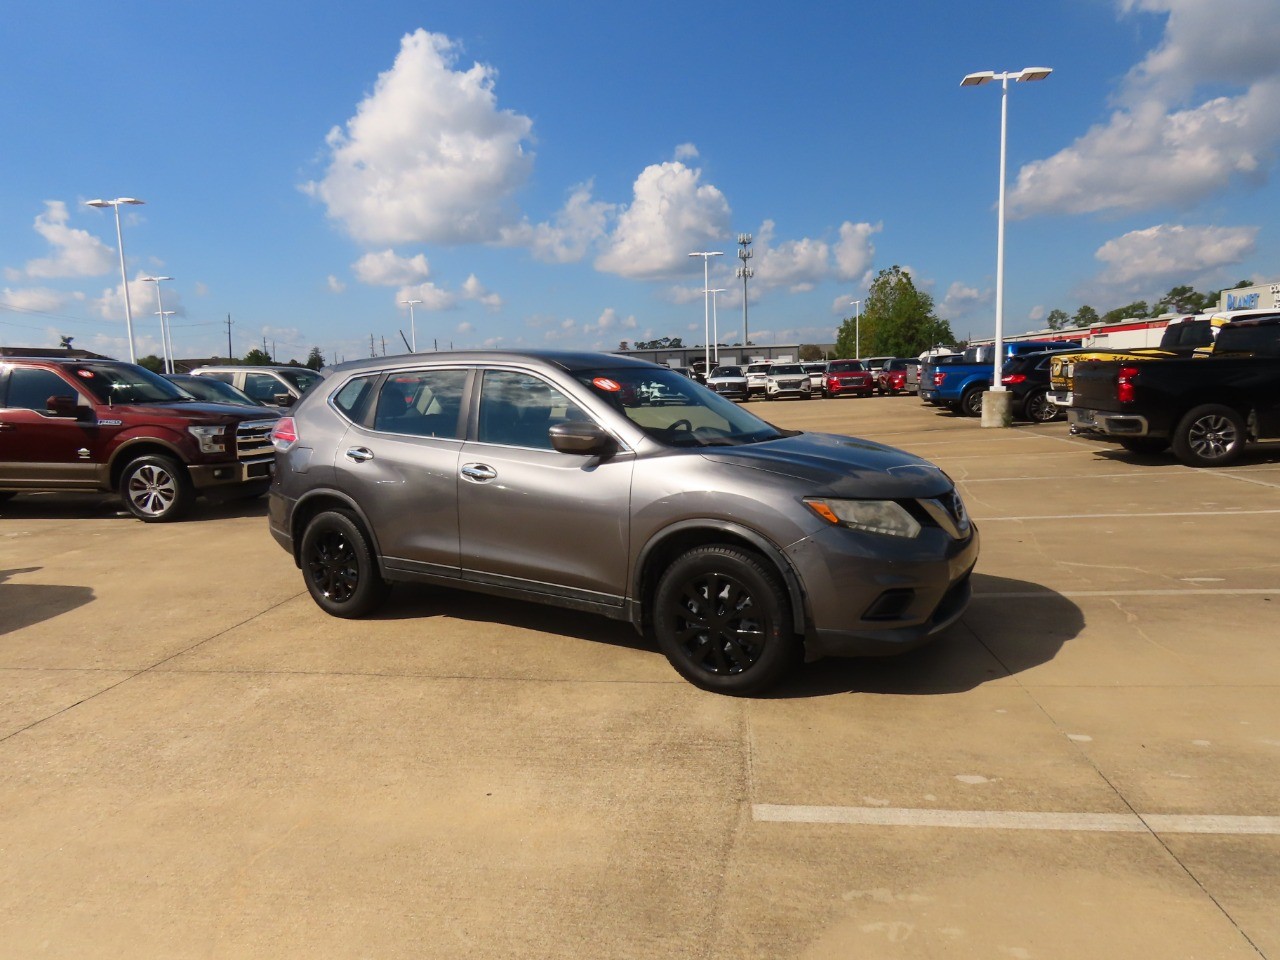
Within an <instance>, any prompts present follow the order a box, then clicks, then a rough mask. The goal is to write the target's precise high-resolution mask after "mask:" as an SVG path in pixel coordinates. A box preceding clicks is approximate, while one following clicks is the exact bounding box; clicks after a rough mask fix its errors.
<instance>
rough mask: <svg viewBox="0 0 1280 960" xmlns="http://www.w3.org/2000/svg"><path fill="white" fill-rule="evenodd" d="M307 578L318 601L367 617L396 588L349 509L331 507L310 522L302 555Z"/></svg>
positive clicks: (338, 612) (333, 612)
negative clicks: (383, 570) (376, 558)
mask: <svg viewBox="0 0 1280 960" xmlns="http://www.w3.org/2000/svg"><path fill="white" fill-rule="evenodd" d="M299 559H300V560H301V562H302V579H303V582H304V583H306V585H307V591H308V592H309V593H310V594H311V599H313V600H314V601H315V602H316V604H317V605H318V606H319V607H320V609H321V610H323V611H324V612H325V613H327V614H329V615H330V616H334V617H344V618H348V619H350V618H354V617H363V616H364V615H365V614H367V613H371V612H372V611H373V610H374V609H376V608H377V607H378V606H379V605H380V604H381V603H382V601H383V600H384V599H386V596H387V593H388V592H389V590H390V587H389V585H388V584H387V582H386V581H385V580H383V579H382V575H381V573H380V572H379V571H378V564H377V561H376V560H375V559H374V554H373V549H372V547H371V546H370V544H369V538H368V536H367V535H366V534H365V532H364V529H363V528H362V527H361V526H360V523H359V521H357V520H356V518H355V516H354V515H353V514H351V513H348V512H347V511H346V510H326V511H325V512H324V513H318V514H316V515H315V516H314V517H312V518H311V520H310V521H309V522H308V523H307V527H306V530H305V531H303V534H302V546H301V550H300V553H299Z"/></svg>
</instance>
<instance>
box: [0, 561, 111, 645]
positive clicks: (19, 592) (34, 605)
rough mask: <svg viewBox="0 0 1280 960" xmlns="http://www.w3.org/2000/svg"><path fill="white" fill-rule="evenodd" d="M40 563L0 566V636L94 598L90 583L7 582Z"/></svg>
mask: <svg viewBox="0 0 1280 960" xmlns="http://www.w3.org/2000/svg"><path fill="white" fill-rule="evenodd" d="M40 569H41V568H40V567H20V568H18V569H14V570H0V636H2V635H4V634H6V633H13V632H14V631H15V630H21V629H22V628H23V627H29V626H31V625H32V624H35V623H40V622H41V621H44V620H52V619H53V618H54V617H56V616H59V615H60V614H63V613H66V612H67V611H69V610H74V609H75V608H76V607H82V606H84V605H85V604H86V603H89V602H91V601H92V600H93V599H94V594H93V588H92V587H75V586H63V585H61V584H54V583H9V582H8V581H9V579H10V578H11V577H13V576H14V575H16V574H20V573H38V572H39V571H40Z"/></svg>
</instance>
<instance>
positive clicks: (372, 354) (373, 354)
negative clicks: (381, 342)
mask: <svg viewBox="0 0 1280 960" xmlns="http://www.w3.org/2000/svg"><path fill="white" fill-rule="evenodd" d="M373 344H374V339H373V334H372V333H371V334H369V356H370V357H376V356H377V355H378V351H377V350H376V349H375V348H374V345H373Z"/></svg>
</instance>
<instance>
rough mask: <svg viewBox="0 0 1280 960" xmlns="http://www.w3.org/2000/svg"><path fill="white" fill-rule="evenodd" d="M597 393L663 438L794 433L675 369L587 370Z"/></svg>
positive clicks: (675, 443)
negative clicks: (681, 374) (683, 375)
mask: <svg viewBox="0 0 1280 960" xmlns="http://www.w3.org/2000/svg"><path fill="white" fill-rule="evenodd" d="M577 377H578V379H579V380H580V381H581V382H582V383H583V384H585V385H586V386H587V387H588V388H590V389H591V391H592V392H593V393H595V394H596V396H598V397H601V398H602V399H604V400H605V401H606V402H607V403H608V404H609V405H610V406H612V407H613V408H614V409H615V410H618V411H619V412H620V413H622V415H623V416H625V417H626V418H627V419H628V420H630V421H631V422H632V423H634V424H635V425H636V426H637V427H639V428H640V429H641V430H643V431H644V432H645V433H646V434H647V435H648V436H650V437H652V438H653V439H654V440H657V441H658V442H659V443H664V444H667V445H668V446H672V447H717V446H737V445H739V444H744V443H763V442H765V441H768V440H777V439H778V438H780V437H787V436H793V435H794V433H793V432H791V431H785V432H784V431H782V430H779V429H778V428H777V427H775V426H773V425H772V424H770V423H767V422H765V421H764V420H761V419H760V418H759V417H757V416H755V415H754V414H752V413H748V412H747V411H746V410H744V409H743V408H742V407H740V406H738V405H737V404H736V403H734V402H733V401H731V400H726V399H724V398H723V397H720V396H718V395H716V394H715V393H713V392H712V391H711V390H708V389H707V388H706V387H703V386H701V385H700V384H697V383H694V382H693V381H691V380H689V379H688V378H687V377H682V376H680V374H678V373H676V372H674V371H672V370H663V369H652V370H647V369H643V368H640V369H637V368H633V367H626V368H618V369H612V370H607V369H601V370H589V371H582V372H579V373H578V374H577Z"/></svg>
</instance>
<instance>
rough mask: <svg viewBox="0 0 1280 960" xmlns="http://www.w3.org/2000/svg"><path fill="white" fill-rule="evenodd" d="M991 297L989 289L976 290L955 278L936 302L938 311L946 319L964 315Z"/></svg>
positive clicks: (991, 299) (989, 301) (984, 304)
mask: <svg viewBox="0 0 1280 960" xmlns="http://www.w3.org/2000/svg"><path fill="white" fill-rule="evenodd" d="M993 299H994V294H993V292H992V291H991V290H978V289H977V288H976V287H970V286H968V285H967V284H964V283H961V282H960V281H959V280H957V281H955V282H954V283H952V284H951V286H949V287H948V288H947V294H946V296H945V297H943V298H942V303H940V304H938V313H939V315H940V316H943V317H947V318H948V319H952V318H958V317H964V316H967V315H969V314H970V313H973V311H975V310H977V309H978V308H979V307H985V306H986V305H987V304H989V303H991V302H992V301H993Z"/></svg>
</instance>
